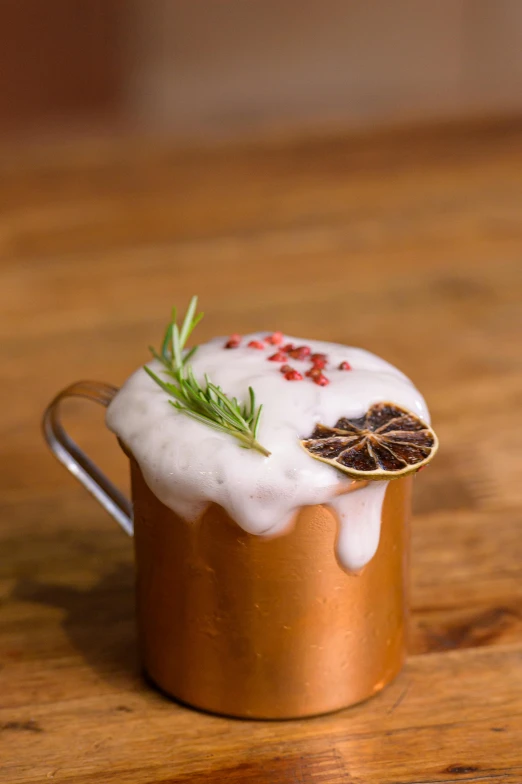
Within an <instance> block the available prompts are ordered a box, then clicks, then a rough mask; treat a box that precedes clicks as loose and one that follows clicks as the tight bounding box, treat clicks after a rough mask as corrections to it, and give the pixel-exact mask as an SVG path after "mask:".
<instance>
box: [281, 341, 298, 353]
mask: <svg viewBox="0 0 522 784" xmlns="http://www.w3.org/2000/svg"><path fill="white" fill-rule="evenodd" d="M294 348H295V346H294V344H293V343H287V344H286V346H282V347H281V351H286V352H287V353H288V352H289V351H293V350H294Z"/></svg>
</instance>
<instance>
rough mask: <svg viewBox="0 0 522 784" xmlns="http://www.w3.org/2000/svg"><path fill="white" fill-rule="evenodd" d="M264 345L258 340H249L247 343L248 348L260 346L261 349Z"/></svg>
mask: <svg viewBox="0 0 522 784" xmlns="http://www.w3.org/2000/svg"><path fill="white" fill-rule="evenodd" d="M264 347H265V344H264V343H262V342H261V341H260V340H251V341H250V343H249V344H248V348H260V349H261V350H263V349H264Z"/></svg>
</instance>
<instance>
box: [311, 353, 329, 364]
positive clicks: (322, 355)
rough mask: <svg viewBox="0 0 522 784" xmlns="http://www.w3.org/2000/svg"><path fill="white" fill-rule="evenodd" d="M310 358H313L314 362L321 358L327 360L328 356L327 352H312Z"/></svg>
mask: <svg viewBox="0 0 522 784" xmlns="http://www.w3.org/2000/svg"><path fill="white" fill-rule="evenodd" d="M310 359H311V360H312V362H318V361H319V360H324V361H325V362H326V360H327V359H328V357H327V356H326V354H312V356H311V357H310Z"/></svg>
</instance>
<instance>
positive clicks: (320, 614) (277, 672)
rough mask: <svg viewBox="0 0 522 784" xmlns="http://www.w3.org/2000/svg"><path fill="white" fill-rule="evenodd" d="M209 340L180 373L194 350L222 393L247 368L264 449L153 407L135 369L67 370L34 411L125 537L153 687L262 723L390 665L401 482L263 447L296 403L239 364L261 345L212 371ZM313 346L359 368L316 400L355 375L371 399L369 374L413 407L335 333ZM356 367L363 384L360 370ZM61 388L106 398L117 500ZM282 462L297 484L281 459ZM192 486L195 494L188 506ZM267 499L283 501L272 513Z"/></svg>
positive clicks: (405, 506) (349, 689) (355, 692)
mask: <svg viewBox="0 0 522 784" xmlns="http://www.w3.org/2000/svg"><path fill="white" fill-rule="evenodd" d="M249 337H252V336H249ZM253 337H254V338H255V337H256V336H253ZM218 340H219V339H215V340H214V341H210V342H209V343H208V344H204V345H203V346H201V347H199V348H198V354H197V355H196V359H195V360H194V363H193V364H194V371H195V372H196V373H198V372H199V371H200V368H198V365H197V362H200V363H202V366H203V367H205V369H208V368H209V367H210V373H211V377H214V376H215V377H217V383H220V384H221V385H222V386H223V388H226V387H227V382H228V385H229V386H231V387H232V388H233V389H232V391H233V392H235V389H234V384H235V385H236V386H238V387H241V383H242V380H241V373H242V372H244V373H245V374H246V377H248V378H251V377H252V375H253V374H254V375H255V377H256V385H257V386H258V388H259V389H260V395H261V394H262V399H263V402H264V403H265V411H264V417H265V429H264V430H261V432H262V435H263V438H264V439H266V440H267V441H268V446H269V447H270V448H272V449H273V456H272V457H270V458H268V459H267V458H265V457H263V456H262V455H259V454H254V453H253V452H252V450H241V449H240V447H239V446H238V445H237V444H236V443H234V442H233V439H231V438H229V437H228V436H223V437H221V436H220V435H219V434H218V436H216V435H215V434H214V433H213V432H212V431H211V430H210V429H209V430H208V432H207V429H206V428H205V427H204V426H202V425H201V424H200V423H198V422H193V421H192V420H191V419H190V418H189V417H187V416H184V414H182V413H178V412H173V411H171V407H168V406H166V402H165V398H164V394H163V391H162V390H161V389H158V388H155V386H154V384H153V382H151V380H150V378H149V377H148V376H147V374H146V373H144V372H143V369H140V370H139V371H137V372H136V373H135V374H134V375H133V376H132V377H131V378H130V379H129V380H128V381H127V382H126V384H125V385H124V387H123V388H122V390H121V391H118V390H117V389H116V388H115V387H112V386H109V385H107V384H102V383H94V382H81V383H78V384H73V385H72V386H70V387H68V388H67V389H65V390H64V391H63V392H61V393H60V394H59V395H58V396H57V397H56V398H55V399H54V400H53V402H52V403H51V404H50V406H49V407H48V409H47V411H46V412H45V415H44V434H45V437H46V439H47V442H48V444H49V446H50V447H51V449H52V450H53V452H54V453H55V454H56V456H57V457H58V458H59V459H60V460H61V461H62V463H64V464H65V466H66V467H67V468H68V469H69V470H70V471H71V472H72V473H73V474H74V475H75V476H76V477H77V478H78V479H79V480H80V481H81V482H82V483H83V484H84V485H85V486H86V487H87V489H88V490H89V491H90V492H91V493H92V494H93V495H94V496H95V497H96V498H97V500H98V501H99V502H100V503H101V504H102V505H103V506H104V507H105V508H106V510H107V511H108V512H109V513H110V514H111V515H112V516H113V517H114V518H115V519H116V520H117V522H118V523H119V524H120V525H121V526H122V527H123V529H124V530H125V531H126V532H127V533H129V534H131V535H133V537H134V550H135V563H136V608H137V623H138V631H139V635H138V639H139V646H140V651H141V660H142V664H143V667H144V669H145V671H146V673H147V674H148V676H149V677H150V679H151V680H152V681H153V682H154V683H155V684H156V685H157V686H158V687H160V688H161V689H162V690H163V691H164V692H166V693H167V694H169V695H171V696H173V697H175V698H177V699H178V700H180V701H182V702H184V703H187V704H190V705H192V706H195V707H197V708H201V709H204V710H207V711H211V712H215V713H220V714H225V715H230V716H237V717H245V718H270V719H286V718H294V717H304V716H312V715H317V714H321V713H326V712H329V711H334V710H337V709H340V708H343V707H346V706H349V705H352V704H354V703H357V702H360V701H362V700H365V699H366V698H368V697H370V696H371V695H373V694H375V693H376V692H378V691H379V690H380V689H382V688H383V687H384V686H385V685H386V684H387V683H389V682H390V681H391V680H392V679H393V678H394V677H395V676H396V675H397V674H398V672H399V671H400V669H401V666H402V664H403V661H404V657H405V650H406V622H407V608H408V579H409V577H408V540H409V533H408V529H409V517H410V507H411V482H412V480H411V476H404V477H402V478H398V479H395V480H394V481H390V482H370V483H369V485H371V486H372V487H373V489H369V488H368V487H365V488H363V489H357V488H354V487H353V486H352V485H351V483H349V482H347V481H346V477H343V476H342V474H341V472H339V471H336V470H335V469H334V468H332V467H331V466H330V465H324V464H322V463H321V462H320V461H319V460H317V461H316V460H312V459H311V458H310V456H309V455H307V454H306V453H305V451H304V450H303V449H302V448H301V446H298V447H297V449H296V450H294V447H293V445H292V448H291V449H290V447H288V450H287V451H285V450H284V449H282V450H280V451H281V454H279V453H278V450H277V440H278V438H280V439H284V438H285V432H286V431H285V429H284V427H283V426H282V425H281V424H279V425H278V427H277V428H275V430H271V429H270V428H271V426H272V425H273V426H274V427H275V424H277V422H281V421H283V420H282V419H281V417H282V416H283V413H284V412H286V414H285V417H286V418H285V419H284V422H287V421H289V417H290V414H289V412H292V415H293V416H295V417H297V416H299V415H300V414H299V412H298V411H297V413H295V410H296V409H298V408H299V406H300V403H299V402H298V400H299V399H298V398H296V397H295V395H296V394H297V393H296V392H293V391H292V390H295V389H297V385H294V386H292V385H291V384H289V385H288V386H286V387H285V386H284V384H285V383H286V382H284V381H283V386H281V384H280V382H279V377H278V376H277V375H275V374H276V373H277V372H278V371H277V368H274V373H272V367H271V363H270V362H268V363H266V365H264V366H262V365H260V364H259V368H264V367H266V368H267V370H266V374H267V381H266V383H264V382H263V377H262V376H261V371H259V372H258V370H259V368H258V366H257V365H254V363H256V362H257V363H261V362H262V361H264V360H265V359H266V357H263V356H262V355H261V351H257V352H250V353H248V349H247V348H246V347H245V348H244V349H242V348H240V349H238V351H237V352H234V355H233V357H232V352H230V354H228V355H227V362H228V363H229V365H230V366H232V364H234V363H236V365H237V367H236V365H234V368H235V370H234V371H233V372H232V371H229V372H228V375H227V377H226V378H225V377H222V378H220V377H219V372H220V368H221V365H218V364H217V363H216V364H215V365H213V360H212V357H214V355H216V354H217V351H218V349H219V350H221V344H220V343H218V342H217V341H218ZM314 349H315V350H316V351H320V350H321V351H326V350H328V351H329V352H330V353H331V354H332V355H333V356H335V352H336V351H338V352H341V350H342V352H344V354H346V351H351V352H352V353H351V354H349V355H348V359H349V360H350V364H351V365H352V366H353V367H354V368H355V369H356V368H357V363H359V364H360V366H361V371H360V376H359V380H358V379H357V376H356V370H355V371H354V373H353V374H352V376H351V378H350V379H349V380H348V375H349V374H346V373H345V374H344V377H342V378H341V376H339V379H338V380H336V378H337V377H334V374H333V372H332V378H333V381H332V387H333V391H332V390H329V392H328V394H329V395H330V397H329V398H328V400H329V401H330V402H329V403H328V406H330V408H331V409H332V411H333V410H334V409H335V405H336V403H335V401H336V400H337V399H338V398H339V400H341V401H342V400H343V399H344V396H345V395H346V393H347V392H346V391H347V389H348V386H349V385H350V384H351V387H350V390H351V392H350V395H351V397H350V396H348V397H346V399H347V400H350V399H353V400H355V402H354V404H353V405H354V407H357V408H358V409H360V408H361V402H360V399H358V398H357V395H358V394H359V392H358V389H359V387H361V388H364V393H365V394H367V390H368V389H369V390H370V395H371V394H373V392H372V390H373V387H372V386H371V385H372V384H373V383H377V382H378V383H379V384H380V385H381V386H382V385H383V384H386V385H388V386H387V390H386V391H389V390H391V392H392V393H393V394H394V397H395V399H398V402H399V403H401V404H402V405H404V406H405V407H407V408H408V409H409V410H419V409H420V410H421V413H423V411H422V407H423V406H424V407H425V404H424V401H423V400H422V398H420V396H419V393H418V392H417V391H416V390H415V388H414V387H413V385H411V383H410V382H409V381H407V379H405V377H404V376H403V375H402V374H400V373H399V371H396V370H395V369H394V368H391V366H390V365H388V364H387V363H385V362H384V361H383V360H380V359H379V358H377V357H374V355H370V354H368V353H367V352H361V351H360V350H359V349H351V350H348V349H346V347H340V346H336V345H335V344H324V343H322V344H317V345H316V346H315V347H314ZM241 351H243V352H244V357H243V356H242V355H241ZM342 352H341V356H344V354H343V353H342ZM228 357H230V359H228ZM249 363H250V364H249ZM294 364H298V363H294ZM238 368H241V373H240V371H239V370H238ZM390 368H391V370H390ZM392 371H393V373H394V374H395V376H393V374H392ZM263 373H265V370H264V369H263ZM371 373H373V374H374V375H375V378H373V377H372V378H371V379H370V381H368V377H369V375H371ZM256 374H257V375H256ZM345 377H346V378H345ZM363 382H364V384H363ZM335 384H337V385H338V389H337V392H336V388H335ZM343 385H344V386H343ZM347 385H348V386H347ZM272 386H273V388H274V389H275V390H276V393H274V394H273V395H272V393H271V389H272ZM300 390H302V391H300V392H299V394H300V395H303V396H304V397H303V400H305V402H306V401H307V402H306V405H305V404H304V403H303V406H302V408H303V411H310V410H311V408H310V400H311V399H312V397H313V395H316V394H317V393H316V391H315V390H314V389H313V388H312V386H310V389H308V387H306V386H305V385H304V384H303V385H302V387H300ZM285 395H286V396H287V397H285ZM289 395H290V397H288V396H289ZM307 395H309V396H312V397H310V398H309V399H308V398H307V397H306V396H307ZM321 395H324V392H323V391H322V390H321ZM292 396H294V397H292ZM336 396H337V397H336ZM401 396H402V397H401ZM69 397H83V398H87V399H88V400H92V401H95V402H97V403H100V404H102V405H103V406H109V411H108V416H107V419H108V424H109V426H110V429H111V430H113V431H114V432H115V433H116V434H117V436H118V438H119V441H120V444H121V446H122V448H123V450H124V452H125V454H126V455H127V457H128V458H129V461H130V470H131V488H132V489H131V493H132V498H131V501H129V500H128V499H126V498H125V497H124V496H123V495H122V494H121V493H120V492H119V491H118V490H117V489H116V488H115V487H114V486H113V485H112V484H111V482H110V481H109V480H108V479H107V478H106V477H105V476H104V475H103V474H102V473H101V472H100V470H99V469H98V468H97V467H96V466H95V465H94V464H93V463H92V462H91V461H90V460H89V458H88V457H87V456H86V455H85V454H84V453H83V452H82V451H81V450H80V449H79V447H78V446H77V445H76V444H75V443H74V442H73V441H72V440H71V439H70V437H69V436H68V435H67V434H66V432H65V431H64V429H63V426H62V424H61V419H60V408H61V404H62V402H63V401H64V400H65V399H66V398H69ZM359 398H360V394H359ZM314 399H315V398H314ZM322 399H323V398H321V400H322ZM325 399H326V398H325ZM418 400H420V402H417V401H418ZM296 401H297V402H296ZM332 401H333V402H332ZM339 405H344V404H343V403H339ZM330 408H328V410H325V411H324V412H323V414H325V416H326V415H329V413H331V411H330ZM167 409H168V410H167ZM282 412H283V413H282ZM306 416H307V417H309V416H310V414H309V413H308V414H306ZM335 416H336V417H337V414H336V415H335ZM278 417H280V419H279V420H278ZM296 421H297V420H296ZM333 421H335V419H334V420H333ZM333 421H332V422H331V424H333ZM290 424H292V423H290ZM294 424H295V423H294ZM295 427H298V425H295ZM205 438H206V439H207V441H204V439H205ZM195 439H196V441H195ZM198 439H199V441H198ZM202 439H203V441H202ZM212 439H213V440H212ZM216 439H217V440H216ZM234 450H236V451H234ZM297 450H298V451H297ZM202 451H203V453H204V456H206V457H205V459H206V460H207V462H206V463H205V462H204V461H203V463H202V462H201V453H202ZM289 456H291V460H290V462H291V465H292V466H295V472H298V473H299V471H300V472H301V474H299V477H300V478H299V477H298V479H296V477H295V476H293V475H292V471H289V470H287V471H286V473H285V471H284V466H285V465H287V464H288V460H289ZM198 461H199V462H198ZM209 461H210V462H209ZM255 461H264V462H259V463H258V462H255ZM270 461H272V462H270ZM278 461H279V462H278ZM210 464H211V465H212V471H207V474H211V475H212V476H211V478H212V481H213V482H214V483H213V484H208V481H207V480H208V477H207V479H206V480H205V481H206V482H207V483H206V484H205V483H204V482H203V480H201V484H197V483H196V484H194V482H195V479H194V474H195V473H197V472H198V471H200V472H201V471H202V466H203V465H205V466H207V468H208V466H209V465H210ZM249 466H250V467H249ZM251 466H254V467H255V471H257V473H256V474H255V477H254V475H253V474H252V470H253V469H252V468H251ZM308 466H310V471H309V469H308ZM260 472H261V473H260ZM263 472H264V473H263ZM187 476H188V478H187ZM253 477H254V478H255V482H254V478H253ZM260 477H261V478H262V479H263V481H261V478H260ZM235 479H237V482H234V480H235ZM225 480H226V481H225ZM239 480H241V481H239ZM249 481H252V482H253V484H252V485H251V486H249V485H248V482H249ZM190 482H192V484H190ZM227 482H228V485H227ZM263 482H264V484H263ZM292 482H293V484H291V483H292ZM299 482H301V484H300V485H299ZM187 487H189V489H188V490H187ZM239 487H240V488H241V493H242V495H241V496H238V493H239V490H238V488H239ZM298 487H299V488H300V491H299V493H298V492H297V490H296V488H298ZM194 488H196V489H194ZM245 488H246V489H245ZM267 488H268V489H269V490H270V493H268V492H267ZM289 488H293V490H292V492H293V493H294V496H293V500H292V499H290V501H288V495H289V493H290V489H289ZM189 490H190V492H189ZM195 493H199V494H200V495H199V496H198V497H197V498H196V499H195V500H196V501H197V503H195V504H192V506H190V504H189V501H190V502H191V503H192V502H193V501H194V494H195ZM278 493H279V495H278ZM283 496H284V498H283ZM322 498H324V500H321V499H322ZM327 498H328V499H330V500H329V501H326V499H327ZM281 499H283V500H281ZM296 499H297V502H296ZM314 499H315V500H314ZM240 501H241V502H242V503H240ZM283 501H284V503H286V504H287V506H286V507H284V508H285V509H286V510H287V511H288V509H291V510H292V511H291V514H290V515H288V514H286V513H285V514H284V515H283V517H284V520H283V519H282V520H281V521H280V522H281V524H279V523H278V516H281V510H282V509H283V506H282V504H283ZM292 504H293V505H292ZM189 509H190V510H191V511H190V513H189ZM270 521H271V522H272V524H271V525H269V522H270ZM283 523H284V524H283ZM361 553H362V555H361ZM361 558H362V560H361ZM341 564H342V565H341ZM363 564H364V566H363ZM362 566H363V568H361V567H362ZM346 567H349V568H346Z"/></svg>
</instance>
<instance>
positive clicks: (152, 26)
mask: <svg viewBox="0 0 522 784" xmlns="http://www.w3.org/2000/svg"><path fill="white" fill-rule="evenodd" d="M521 44H522V2H520V0H391V1H390V0H226V2H217V1H216V0H190V2H189V1H188V0H2V3H1V4H0V130H1V131H2V132H6V133H13V132H15V133H18V132H20V131H21V130H23V131H24V132H29V133H30V132H31V131H32V130H36V131H37V132H38V134H39V135H40V136H41V134H42V132H44V131H45V130H47V129H49V130H50V131H52V130H53V129H56V128H57V127H59V128H63V127H64V126H66V127H71V126H73V127H75V128H76V127H82V126H83V125H85V124H89V125H93V124H95V125H97V126H98V127H102V128H122V127H124V128H129V129H138V130H146V131H153V132H166V133H169V134H171V135H175V136H179V137H184V138H186V137H191V136H194V135H198V136H200V135H209V136H220V135H242V134H252V133H254V134H256V133H258V132H264V131H266V130H273V129H274V130H280V129H292V128H294V127H299V128H300V129H302V128H303V127H304V126H305V127H308V128H310V129H312V130H313V129H315V128H316V127H317V128H319V127H320V126H324V125H328V126H329V125H337V126H346V127H366V126H372V127H374V126H376V125H389V124H396V123H401V124H402V123H405V122H410V121H415V122H418V121H421V122H422V121H425V120H433V119H451V118H461V117H463V116H470V115H490V114H499V113H512V112H516V111H519V110H520V109H522V56H521Z"/></svg>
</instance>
